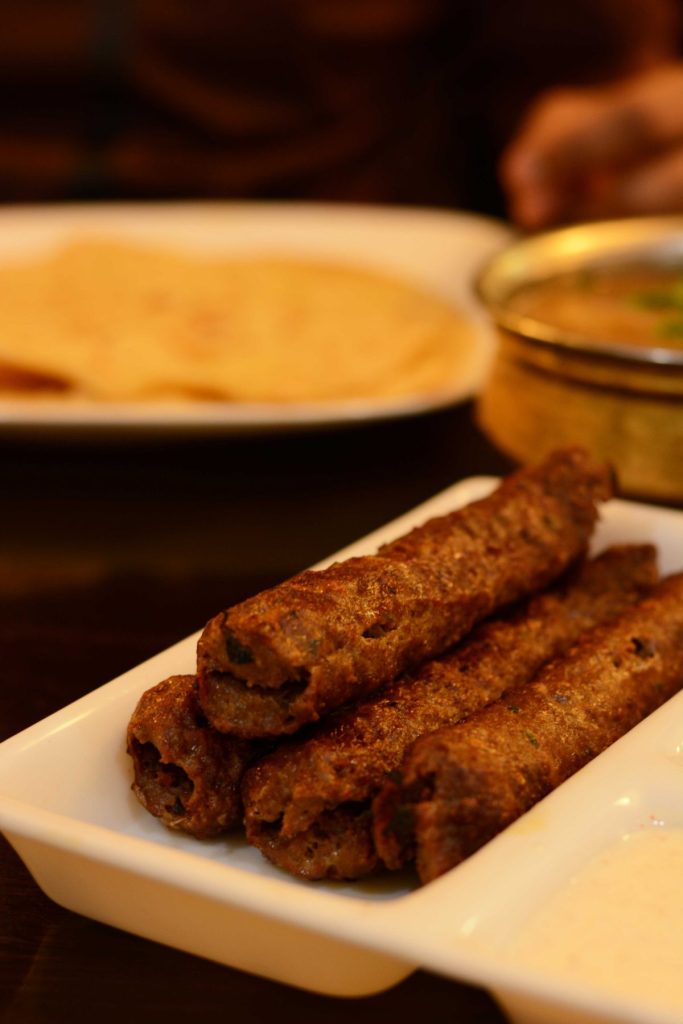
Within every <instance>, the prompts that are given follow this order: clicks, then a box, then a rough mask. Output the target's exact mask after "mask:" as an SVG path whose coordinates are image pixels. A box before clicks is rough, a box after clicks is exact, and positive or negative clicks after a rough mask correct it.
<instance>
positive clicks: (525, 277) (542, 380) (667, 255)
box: [477, 216, 683, 504]
mask: <svg viewBox="0 0 683 1024" xmlns="http://www.w3.org/2000/svg"><path fill="white" fill-rule="evenodd" d="M650 266H651V267H652V268H653V269H656V270H660V271H661V270H666V269H676V270H677V272H680V273H681V275H682V276H683V216H681V217H643V218H631V219H627V220H619V221H604V222H599V223H593V224H581V225H576V226H573V227H569V228H561V229H558V230H556V231H549V232H545V233H543V234H539V235H535V236H530V237H527V238H523V239H521V240H519V241H517V242H515V243H513V244H512V245H511V246H510V247H508V248H507V249H505V250H504V251H502V252H501V253H499V254H498V255H497V256H495V257H494V258H493V260H492V261H491V262H490V263H489V264H488V265H487V266H486V267H485V268H484V269H483V271H482V272H481V274H480V276H479V278H478V281H477V291H478V294H479V297H480V299H481V300H482V301H483V303H484V305H485V306H486V308H487V309H488V312H489V314H490V316H491V318H492V319H493V321H494V323H495V325H496V328H497V335H498V348H497V352H496V355H495V357H494V359H493V362H492V365H491V369H490V372H489V375H488V378H487V380H486V382H485V384H484V387H483V390H482V392H481V394H480V396H479V400H478V405H477V418H478V421H479V424H480V426H481V427H482V429H483V430H484V432H485V433H486V434H487V435H488V436H489V437H490V438H491V440H492V441H493V442H494V444H496V445H497V446H498V447H499V448H500V449H501V450H503V451H505V452H506V453H507V454H508V455H511V456H512V457H513V458H515V459H518V460H520V461H526V460H529V459H533V458H536V457H537V456H539V455H542V454H543V453H544V452H545V451H547V450H549V449H551V448H553V447H557V446H558V445H562V444H568V443H580V444H584V445H586V446H587V447H589V448H590V449H591V450H592V451H594V452H595V454H596V455H598V456H601V457H603V458H606V459H609V460H610V461H611V462H612V464H613V465H614V466H615V468H616V471H617V475H618V479H619V484H620V490H621V491H622V493H624V494H628V495H630V496H633V497H640V498H645V499H655V500H657V501H665V502H673V503H676V504H678V503H681V502H683V338H681V340H680V343H678V342H676V343H668V342H667V343H661V344H660V343H659V342H657V341H655V342H654V343H653V344H645V345H644V344H637V345H636V344H633V343H632V342H629V341H628V340H621V339H620V338H619V337H618V336H617V337H614V336H611V337H609V338H608V337H601V331H600V329H597V328H596V330H595V333H593V331H592V330H591V331H589V332H586V330H585V326H584V329H583V330H582V331H581V332H580V333H579V332H576V331H572V330H568V329H567V328H566V326H565V327H559V326H557V325H555V324H553V323H552V322H551V318H550V317H548V316H547V314H546V315H544V317H543V319H542V320H541V319H537V318H536V317H534V316H530V315H527V314H525V313H520V312H519V311H518V308H516V303H515V301H513V296H518V295H519V294H520V292H521V290H522V289H526V288H528V287H529V286H530V285H538V284H541V283H543V282H548V281H551V280H552V279H555V278H558V277H559V276H561V275H566V274H572V273H583V272H594V271H604V270H605V269H610V268H615V269H617V270H625V269H627V268H629V267H640V268H643V267H650ZM517 307H518V304H517ZM584 321H585V317H584Z"/></svg>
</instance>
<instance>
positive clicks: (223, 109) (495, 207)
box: [0, 0, 678, 215]
mask: <svg viewBox="0 0 683 1024" xmlns="http://www.w3.org/2000/svg"><path fill="white" fill-rule="evenodd" d="M677 13H678V12H677V4H676V2H675V0H571V2H569V0H553V3H552V4H544V3H541V2H539V0H517V2H516V3H514V4H511V3H505V2H504V0H249V2H245V3H242V2H240V0H237V2H233V3H225V2H224V0H194V2H193V3H192V4H189V3H187V2H185V0H3V10H2V22H3V32H2V34H1V35H0V201H4V202H17V201H46V200H65V199H76V200H83V199H108V198H135V199H151V198H172V199H183V198H192V197H208V198H230V199H317V200H337V201H338V200H345V201H356V202H372V203H378V202H389V203H399V204H400V203H410V204H420V205H432V206H450V207H459V208H468V209H471V210H476V211H481V212H487V213H492V214H498V215H501V214H503V213H504V211H505V209H506V200H505V194H504V191H503V189H502V188H501V183H500V181H499V179H498V172H497V168H498V161H499V158H500V156H501V154H502V153H503V152H504V151H505V150H506V147H507V146H508V145H509V144H510V142H511V140H512V139H514V137H515V135H516V132H517V128H518V125H519V124H520V123H525V124H526V128H525V129H524V131H528V130H529V125H531V124H533V120H532V121H529V120H528V119H527V120H526V121H525V120H524V116H525V113H526V112H527V111H528V110H529V108H530V105H531V104H532V103H534V102H535V100H536V98H537V97H539V96H542V95H543V94H544V93H546V92H547V91H548V90H552V89H555V88H557V87H560V86H562V87H564V88H567V87H581V88H585V87H589V86H590V87H591V88H597V87H598V86H600V85H601V84H603V85H604V84H605V83H608V82H610V81H614V80H616V79H620V78H624V77H627V76H634V75H638V74H640V73H643V72H644V71H645V70H647V69H650V68H652V67H655V66H658V65H660V64H662V63H664V62H668V61H671V60H673V59H675V56H676V54H677V46H678V27H677ZM512 152H514V151H512ZM510 159H512V158H510ZM512 166H513V167H514V160H513V161H512ZM512 179H514V173H513V174H512ZM512 179H511V178H510V176H509V174H508V175H506V176H505V179H504V180H505V181H506V182H507V183H508V185H509V187H511V188H512V189H513V202H512V210H513V213H515V214H516V213H517V212H519V211H520V210H522V211H523V209H524V204H523V202H522V201H521V200H519V198H518V196H517V193H515V192H514V188H515V187H516V186H515V185H514V182H513V184H512V185H510V182H511V181H512ZM520 202H522V205H521V206H520V205H519V203H520Z"/></svg>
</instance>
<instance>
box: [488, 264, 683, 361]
mask: <svg viewBox="0 0 683 1024" xmlns="http://www.w3.org/2000/svg"><path fill="white" fill-rule="evenodd" d="M507 306H508V308H509V309H510V310H513V311H514V312H516V313H521V314H522V315H523V316H528V317H531V318H532V319H533V320H536V321H538V322H540V323H542V324H545V325H547V326H549V327H554V328H556V329H558V330H561V331H562V332H564V333H568V334H572V335H580V336H582V337H584V338H592V339H595V340H598V341H608V342H617V343H624V342H626V343H629V344H634V345H643V346H647V347H651V346H652V345H657V346H658V347H663V348H683V267H681V268H667V267H661V268H657V267H652V266H649V267H628V268H627V267H624V268H611V269H606V268H605V269H598V268H593V269H587V270H579V271H573V272H571V273H565V274H559V275H558V276H556V277H552V278H549V279H548V280H547V281H542V282H538V283H534V284H529V285H526V286H525V287H523V288H521V289H520V290H519V291H517V292H515V293H514V294H513V295H512V296H510V298H509V299H508V302H507Z"/></svg>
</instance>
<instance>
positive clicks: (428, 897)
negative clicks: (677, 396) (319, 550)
mask: <svg viewBox="0 0 683 1024" xmlns="http://www.w3.org/2000/svg"><path fill="white" fill-rule="evenodd" d="M492 486H493V481H492V480H491V479H490V478H475V479H471V480H466V481H463V482H462V483H460V484H457V485H455V486H454V487H452V488H450V489H449V490H447V491H445V492H443V493H442V494H440V495H437V496H436V497H435V498H433V499H432V500H431V501H429V502H426V503H425V504H424V505H421V506H420V507H419V508H417V509H415V510H413V511H412V512H410V513H408V514H407V515H406V516H403V517H401V518H400V519H398V520H395V521H394V522H393V523H391V524H390V525H388V526H386V527H384V528H382V529H380V530H378V531H376V532H375V533H373V534H371V535H370V536H368V537H366V538H365V539H364V540H361V541H359V542H358V543H357V544H354V545H352V546H351V547H349V548H347V549H345V550H344V551H342V552H339V553H338V554H337V555H335V556H333V558H330V559H328V560H326V562H325V563H321V564H328V563H329V562H330V561H333V560H334V559H335V558H340V557H349V556H351V555H358V554H363V553H368V552H372V551H374V550H375V549H376V547H377V546H378V544H380V543H383V542H385V541H387V540H389V539H391V538H392V537H396V536H398V535H400V534H402V533H404V532H405V531H406V530H407V529H408V528H410V527H412V526H414V525H416V524H418V523H420V522H423V521H424V520H426V519H427V518H429V517H430V516H432V515H439V514H442V513H444V512H447V511H449V510H451V509H453V508H455V507H457V506H460V505H463V504H465V503H467V502H469V501H471V500H473V499H475V498H478V497H481V496H482V495H483V494H485V493H487V492H488V491H489V490H490V489H491V487H492ZM628 540H632V541H649V542H654V543H656V544H657V545H658V547H659V549H660V552H661V558H660V564H661V569H662V571H663V572H667V573H668V572H672V571H675V570H678V569H681V568H683V514H681V513H679V512H675V511H671V510H667V509H662V508H653V507H650V506H646V505H638V504H633V503H628V502H622V501H612V502H610V503H608V505H607V506H606V507H605V509H604V514H603V520H602V522H601V525H600V527H599V529H598V531H597V535H596V539H595V545H594V546H595V548H596V549H601V548H602V547H604V546H605V545H606V544H608V543H612V542H621V541H628ZM196 639H197V636H196V635H195V636H191V637H188V638H187V639H186V640H184V641H182V642H181V643H179V644H177V645H176V646H174V647H172V648H170V649H169V650H167V651H165V652H163V653H162V654H159V655H157V656H156V657H155V658H152V659H151V660H150V661H148V662H145V663H144V664H142V665H140V666H138V667H137V668H135V669H133V670H132V671H130V672H128V673H126V674H125V675H123V676H121V677H119V678H118V679H115V680H114V681H113V682H110V683H107V684H106V685H104V686H102V687H101V688H99V689H98V690H95V691H94V692H93V693H90V694H88V695H87V696H86V697H83V698H82V699H81V700H79V701H77V702H75V703H74V704H71V705H70V706H68V707H66V708H64V709H63V710H62V711H59V712H57V713H56V714H54V715H51V716H50V717H49V718H47V719H45V720H44V721H42V722H39V723H38V724H37V725H34V726H32V727H31V728H29V729H27V730H25V731H24V732H22V733H20V734H18V735H17V736H14V737H12V738H11V739H9V740H7V741H6V742H5V743H4V744H2V746H0V827H1V828H2V830H3V831H4V832H5V834H6V835H7V837H8V839H9V840H10V842H11V843H12V844H13V845H14V847H15V848H16V850H17V851H18V853H19V855H20V856H21V857H22V859H23V860H24V861H25V863H26V865H27V866H28V868H29V870H30V871H31V872H32V874H33V876H34V878H35V879H36V881H37V883H38V884H39V885H40V886H41V887H42V888H43V890H44V891H45V892H46V893H47V895H48V896H50V897H51V898H52V899H54V900H55V901H57V902H58V903H60V904H62V905H63V906H65V907H68V908H70V909H72V910H75V911H78V912H80V913H82V914H85V915H87V916H90V917H93V918H95V919H97V920H101V921H104V922H106V923H108V924H111V925H115V926H116V927H119V928H123V929H125V930H128V931H130V932H133V933H135V934H138V935H142V936H145V937H147V938H150V939H154V940H156V941H159V942H163V943H166V944H168V945H171V946H175V947H177V948H179V949H183V950H186V951H188V952H191V953H195V954H198V955H200V956H205V957H209V958H211V959H214V960H217V961H219V962H221V963H225V964H229V965H231V966H234V967H238V968H241V969H244V970H248V971H252V972H254V973H257V974H262V975H264V976H266V977H269V978H273V979H276V980H279V981H283V982H286V983H289V984H292V985H297V986H301V987H303V988H308V989H312V990H315V991H319V992H324V993H328V994H333V995H363V994H369V993H372V992H376V991H380V990H381V989H383V988H386V987H388V986H390V985H392V984H394V983H396V982H398V981H399V980H400V979H401V978H403V977H404V976H406V975H407V974H408V973H410V971H412V970H413V969H415V968H416V967H425V968H427V969H430V970H433V971H436V972H439V973H441V974H443V975H446V976H449V977H453V978H457V979H460V980H462V981H466V982H471V983H473V984H477V985H483V986H485V987H486V988H488V989H490V990H491V991H492V992H493V993H494V995H496V996H497V998H499V999H500V1001H501V1002H502V1004H503V1006H504V1007H505V1008H506V1009H507V1010H508V1012H509V1013H510V1014H512V1015H513V1016H514V1019H515V1020H517V1021H520V1022H525V1024H532V1022H538V1024H540V1022H542V1024H553V1022H558V1024H559V1022H579V1021H588V1020H590V1021H593V1022H594V1021H603V1020H604V1021H617V1020H619V1021H630V1022H633V1024H636V1022H637V1024H660V1022H661V1024H665V1022H666V1024H673V1022H674V1020H675V1018H674V1017H672V1016H670V1017H667V1016H666V1014H664V1013H662V1012H655V1010H654V1009H653V1008H652V1007H649V1006H648V1005H646V1004H644V1005H642V1006H639V1005H637V1004H635V1003H633V1001H632V1000H629V1001H628V1002H626V1001H623V1002H622V1001H620V1000H619V998H617V997H615V996H612V995H609V994H606V993H601V992H597V991H591V990H588V989H586V988H585V987H582V986H580V985H578V984H576V985H574V984H570V983H568V982H567V981H562V982H560V981H558V980H555V981H554V980H553V979H551V978H548V977H544V976H542V975H540V974H539V973H538V972H535V971H534V970H532V969H529V968H522V967H519V966H517V965H515V964H512V963H511V962H510V961H509V960H508V961H506V958H505V955H504V950H505V944H506V942H509V940H510V937H511V936H513V935H514V934H515V931H516V929H518V928H519V926H520V925H521V924H523V923H524V921H525V920H526V919H527V918H528V916H529V914H530V913H532V912H533V911H534V910H535V909H537V908H538V907H539V906H540V905H541V904H542V903H543V900H544V899H545V898H546V897H547V895H548V893H549V892H550V891H551V890H552V888H553V887H554V886H557V884H559V883H561V881H562V880H563V879H565V878H567V877H568V876H569V875H570V874H571V872H572V871H574V870H575V869H576V867H577V866H580V865H581V864H582V863H584V862H585V861H586V860H587V859H588V858H590V857H591V856H592V855H593V854H594V852H595V851H596V850H598V849H601V848H602V847H603V846H604V845H606V844H609V843H611V842H613V841H614V840H616V839H617V838H619V837H620V836H621V835H623V834H625V833H626V832H628V831H630V830H632V829H634V828H636V827H638V826H639V824H641V823H642V819H643V816H644V815H645V814H646V811H647V809H648V808H652V809H653V810H655V811H656V812H657V814H658V816H659V819H660V820H661V818H662V816H664V817H665V818H666V819H667V823H670V824H672V825H679V826H680V825H681V824H683V800H679V801H675V800H673V799H671V792H672V788H673V787H675V784H677V785H678V792H679V793H680V788H681V787H680V779H681V774H680V772H681V763H680V761H681V755H680V749H681V744H680V741H681V734H682V733H683V694H682V695H681V696H680V697H677V698H674V699H673V700H671V701H670V702H669V703H668V704H667V705H665V706H664V707H663V708H661V709H660V710H659V711H658V712H656V713H655V714H654V715H652V716H651V717H650V718H649V719H648V720H647V721H646V722H644V723H643V724H641V725H640V726H638V727H637V728H636V729H635V730H633V731H632V732H631V733H630V734H629V735H628V736H626V737H624V738H623V739H622V740H620V741H619V742H618V743H616V744H615V745H614V746H613V747H612V748H611V749H610V750H609V751H607V752H606V753H604V754H602V755H601V756H600V757H598V758H597V759H596V760H595V761H594V762H593V763H592V764H590V765H589V766H588V767H587V768H585V769H583V770H582V771H581V772H579V773H578V774H577V775H576V776H575V777H574V778H573V779H571V780H570V781H569V782H568V783H565V784H564V785H563V786H561V787H560V788H559V790H557V791H556V792H555V793H554V794H552V795H551V796H550V797H548V798H547V799H546V800H544V801H542V803H541V804H539V805H538V807H537V808H535V809H534V810H533V811H531V812H530V813H529V814H528V815H525V816H524V818H522V819H521V820H520V822H518V823H517V824H516V825H515V826H513V827H512V828H510V829H508V830H507V831H506V832H505V833H503V834H502V835H501V836H499V837H498V838H497V839H495V840H494V841H493V842H491V843H489V844H488V845H487V846H486V847H484V849H482V850H481V851H480V852H479V853H477V854H476V855H475V856H474V857H472V858H470V860H469V861H467V862H466V863H465V864H463V865H461V866H460V867H458V868H456V869H455V870H453V871H451V872H450V873H448V874H447V875H445V876H443V877H442V878H441V879H439V880H437V881H436V882H433V883H432V884H430V885H428V886H425V887H424V888H418V887H417V886H416V885H415V883H414V880H413V879H412V877H411V876H408V875H401V876H400V877H393V876H389V877H387V879H386V880H384V881H374V882H372V883H363V884H360V883H359V884H351V883H348V884H342V883H316V884H312V883H306V882H301V881H298V880H296V879H293V878H290V877H288V876H286V875H285V874H283V873H282V872H280V871H279V870H278V869H276V868H274V867H273V866H271V865H270V864H268V863H267V862H266V861H264V860H263V859H262V857H261V855H260V854H259V853H258V852H257V851H256V850H253V849H251V848H249V847H248V846H246V844H245V843H244V842H243V840H242V839H241V838H231V839H230V840H227V841H226V840H214V841H211V842H206V843H199V842H198V841H196V840H193V839H191V838H189V837H186V836H181V835H176V834H174V833H171V832H169V831H168V830H166V829H165V828H164V827H163V826H162V825H161V824H160V823H159V822H158V821H156V819H153V818H151V817H150V816H149V815H148V814H147V813H146V812H145V811H144V810H143V809H142V808H141V807H140V806H139V805H138V803H137V802H136V800H135V799H134V798H133V796H132V794H131V792H130V781H131V771H130V765H129V763H128V758H127V756H126V754H125V750H124V745H125V743H124V737H125V730H126V725H127V722H128V719H129V717H130V715H131V713H132V711H133V708H134V705H135V703H136V701H137V698H138V697H139V696H140V694H141V693H142V692H143V690H145V689H147V688H148V687H150V686H152V685H154V684H155V683H157V682H159V681H160V680H161V679H163V678H164V677H166V676H168V675H170V674H172V673H178V672H191V671H192V670H193V668H194V659H195V645H196ZM621 794H627V795H628V800H624V799H620V795H621ZM679 804H680V809H676V808H678V806H679ZM679 884H680V880H679Z"/></svg>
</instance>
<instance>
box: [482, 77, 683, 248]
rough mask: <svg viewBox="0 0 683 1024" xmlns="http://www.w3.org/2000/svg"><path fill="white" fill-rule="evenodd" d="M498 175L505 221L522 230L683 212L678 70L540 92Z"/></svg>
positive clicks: (682, 103) (682, 93)
mask: <svg viewBox="0 0 683 1024" xmlns="http://www.w3.org/2000/svg"><path fill="white" fill-rule="evenodd" d="M500 174H501V180H502V183H503V187H504V189H505V191H506V193H507V197H508V203H509V210H510V216H511V217H512V219H513V220H515V221H516V222H517V223H518V224H520V226H522V227H524V228H528V229H535V228H542V227H546V226H549V225H551V224H555V223H560V222H566V221H576V220H591V219H595V218H601V217H613V216H625V215H630V214H645V213H673V212H681V213H683V63H677V64H668V65H666V66H664V67H662V68H659V69H657V70H655V71H648V72H647V73H642V74H640V75H637V76H635V77H632V78H629V79H625V80H623V81H621V82H617V83H615V84H612V85H609V86H605V87H600V88H590V89H589V88H582V89H557V90H552V91H550V92H547V93H544V94H543V95H542V96H541V97H540V98H539V99H538V100H537V101H536V102H535V103H534V104H533V105H532V107H531V109H530V111H529V113H528V116H527V118H526V119H525V121H524V123H523V124H522V128H521V131H520V133H519V134H518V136H517V138H516V139H515V140H514V141H513V142H512V143H511V145H510V146H509V147H508V149H507V151H506V152H505V154H504V155H503V158H502V161H501V166H500Z"/></svg>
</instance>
